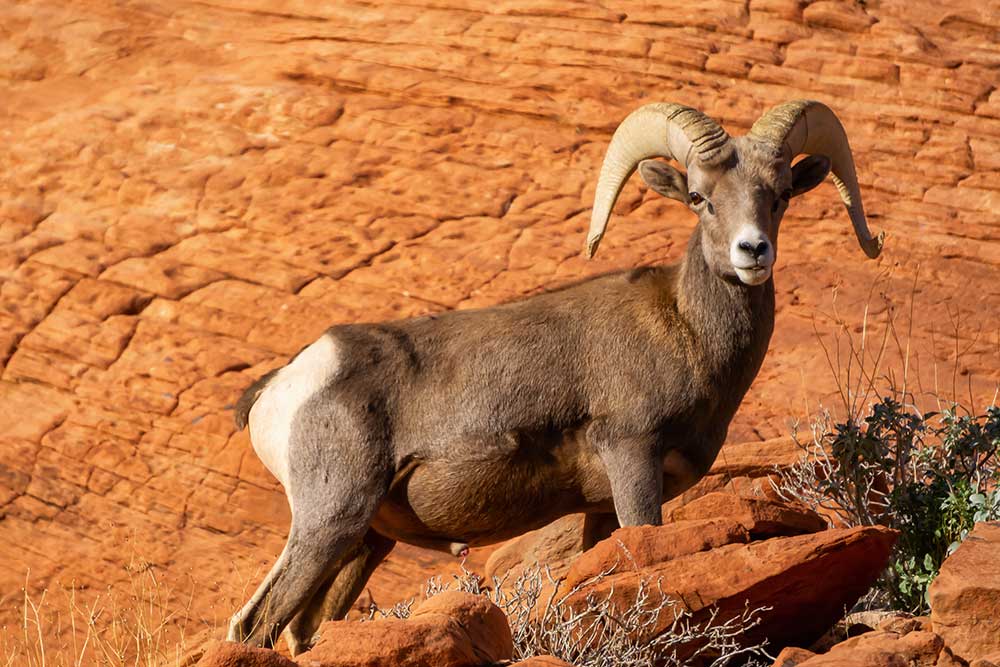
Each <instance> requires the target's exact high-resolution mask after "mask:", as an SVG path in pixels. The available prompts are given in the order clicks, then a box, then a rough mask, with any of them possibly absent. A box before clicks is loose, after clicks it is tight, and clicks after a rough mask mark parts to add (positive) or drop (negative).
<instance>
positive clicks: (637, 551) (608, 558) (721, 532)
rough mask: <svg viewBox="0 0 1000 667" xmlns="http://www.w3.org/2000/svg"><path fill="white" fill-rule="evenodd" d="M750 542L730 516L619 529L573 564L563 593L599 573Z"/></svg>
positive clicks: (745, 532)
mask: <svg viewBox="0 0 1000 667" xmlns="http://www.w3.org/2000/svg"><path fill="white" fill-rule="evenodd" d="M749 541H750V535H749V533H748V532H747V530H746V528H745V527H744V526H743V525H741V523H740V521H739V520H738V519H734V518H732V517H729V516H722V517H720V518H717V519H693V520H688V521H675V522H672V523H668V524H666V525H663V526H629V527H627V528H619V529H618V530H616V531H615V532H614V533H613V534H612V535H611V537H610V538H608V539H606V540H603V541H601V542H599V543H598V544H596V545H594V547H593V548H592V549H589V550H587V551H585V552H584V553H583V554H582V555H581V556H579V557H578V558H577V559H576V560H574V561H573V562H572V564H571V565H570V568H569V570H568V572H567V573H566V579H565V583H564V585H563V590H566V591H568V590H572V589H573V588H574V587H575V586H577V585H578V584H581V583H583V582H584V581H586V580H587V579H589V578H591V577H593V576H595V575H596V574H599V573H601V572H615V573H622V572H629V571H632V570H635V569H636V568H639V569H640V570H641V569H645V568H649V567H655V566H657V565H658V564H659V563H663V562H665V561H668V560H673V559H675V558H680V557H681V556H688V555H690V554H695V553H698V552H701V551H708V550H709V549H714V548H716V547H721V546H725V545H727V544H743V543H746V542H749Z"/></svg>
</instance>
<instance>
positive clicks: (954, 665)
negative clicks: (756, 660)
mask: <svg viewBox="0 0 1000 667" xmlns="http://www.w3.org/2000/svg"><path fill="white" fill-rule="evenodd" d="M963 664H965V663H963V662H962V661H961V660H957V659H956V658H955V656H954V654H952V652H951V649H949V648H948V647H947V646H945V642H944V640H943V639H942V638H941V637H940V636H939V635H936V634H934V633H933V632H929V631H926V630H914V631H910V632H892V631H889V630H876V631H875V632H868V633H865V634H863V635H861V636H859V637H853V638H851V639H848V640H846V641H843V642H841V643H839V644H837V645H836V646H834V647H833V648H831V649H830V650H829V652H827V653H824V654H822V655H815V654H813V653H811V652H810V651H806V650H804V649H797V648H792V649H785V650H784V651H782V652H781V653H780V654H779V655H778V658H777V660H775V662H774V665H773V667H848V666H856V665H865V666H866V667H896V665H909V666H910V667H961V665H963Z"/></svg>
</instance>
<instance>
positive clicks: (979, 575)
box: [929, 521, 1000, 662]
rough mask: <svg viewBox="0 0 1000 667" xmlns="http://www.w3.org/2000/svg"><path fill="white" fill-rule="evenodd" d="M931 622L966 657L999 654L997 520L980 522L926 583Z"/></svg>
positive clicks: (999, 548) (999, 539) (999, 526)
mask: <svg viewBox="0 0 1000 667" xmlns="http://www.w3.org/2000/svg"><path fill="white" fill-rule="evenodd" d="M929 598H930V605H931V623H932V627H933V629H934V632H936V633H938V634H939V635H941V636H942V637H944V640H945V641H946V642H947V643H948V646H949V647H950V648H951V649H952V650H954V651H955V654H956V655H958V656H959V657H961V658H962V659H963V660H965V661H967V662H972V661H974V660H977V659H979V658H985V657H986V656H987V655H990V654H996V653H1000V522H997V521H994V522H989V523H978V524H976V526H975V528H974V529H973V530H972V532H971V533H969V535H968V537H966V538H965V541H964V542H962V544H961V545H960V546H959V547H958V549H957V550H956V551H955V553H953V554H952V555H951V556H949V557H948V558H947V560H945V562H944V563H943V564H942V566H941V572H940V573H939V574H938V576H937V578H936V579H935V580H934V582H933V583H932V584H931V587H930V595H929Z"/></svg>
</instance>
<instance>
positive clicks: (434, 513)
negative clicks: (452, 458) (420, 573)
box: [372, 457, 613, 553]
mask: <svg viewBox="0 0 1000 667" xmlns="http://www.w3.org/2000/svg"><path fill="white" fill-rule="evenodd" d="M587 458H588V457H577V458H576V459H575V460H573V461H571V462H568V461H565V460H561V461H560V460H559V459H558V458H555V459H554V460H552V459H550V460H549V461H548V462H540V461H538V460H525V461H523V462H516V461H512V460H509V459H508V460H503V461H497V462H491V461H470V462H464V463H457V464H456V463H445V462H428V463H421V464H420V465H419V466H416V467H415V468H414V469H413V472H412V474H411V475H410V476H409V477H408V478H407V479H406V480H404V481H403V482H402V483H400V484H399V485H397V487H396V488H394V489H393V491H392V492H391V493H390V494H389V496H388V497H387V498H386V500H385V501H384V502H383V503H382V505H381V507H380V508H379V511H378V514H377V516H376V517H375V520H374V521H373V523H372V527H373V528H375V530H377V531H378V532H380V533H382V534H384V535H386V536H387V537H391V538H393V539H396V540H398V541H401V542H406V543H410V544H415V545H417V546H425V547H429V548H434V549H440V550H443V551H450V552H452V553H454V552H455V551H456V545H470V546H479V545H485V544H492V543H495V542H500V541H503V540H506V539H510V538H511V537H515V536H517V535H521V534H523V533H525V532H527V531H529V530H533V529H535V528H539V527H541V526H544V525H545V524H547V523H549V522H551V521H554V520H555V519H557V518H559V517H560V516H564V515H566V514H571V513H574V512H582V511H602V512H603V511H607V512H611V511H613V504H612V502H611V488H610V485H609V483H608V480H607V477H606V475H605V474H604V472H603V468H602V467H601V466H600V465H599V464H598V463H597V462H596V459H594V460H593V461H590V460H587Z"/></svg>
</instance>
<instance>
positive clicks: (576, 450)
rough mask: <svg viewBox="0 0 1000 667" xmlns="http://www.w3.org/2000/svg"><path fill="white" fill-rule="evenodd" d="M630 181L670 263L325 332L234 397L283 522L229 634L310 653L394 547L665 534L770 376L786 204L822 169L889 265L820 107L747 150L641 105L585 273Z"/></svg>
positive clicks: (604, 175)
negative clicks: (657, 222) (664, 221)
mask: <svg viewBox="0 0 1000 667" xmlns="http://www.w3.org/2000/svg"><path fill="white" fill-rule="evenodd" d="M802 153H807V154H809V155H810V157H807V158H805V159H803V160H802V161H800V162H798V163H797V164H794V165H793V164H792V159H793V158H794V157H796V156H797V155H799V154H802ZM653 157H663V158H667V159H672V160H675V161H676V162H678V163H680V164H681V165H683V166H684V167H685V168H686V170H687V174H686V175H685V174H683V173H682V172H680V171H678V170H676V169H674V168H673V167H670V166H668V165H667V164H666V163H664V162H659V161H652V160H649V159H648V158H653ZM637 167H638V168H639V170H640V172H641V174H642V178H643V180H644V181H645V182H646V183H647V184H648V185H649V187H650V188H652V189H653V190H655V191H656V192H658V193H660V194H661V195H663V196H665V197H670V198H672V199H677V200H678V201H681V202H683V203H684V204H686V205H687V206H688V207H689V208H690V209H691V210H692V211H693V212H694V213H695V214H696V215H697V216H698V218H699V223H698V225H697V227H696V228H695V231H694V233H693V234H692V236H691V239H690V242H689V243H688V246H687V252H686V253H685V255H684V258H683V260H682V261H681V262H680V263H678V264H674V265H670V266H656V267H646V268H639V269H634V270H630V271H624V272H619V273H613V274H610V275H603V276H599V277H596V278H592V279H589V280H585V281H583V282H580V283H578V284H575V285H571V286H569V287H564V288H562V289H559V290H556V291H552V292H548V293H545V294H540V295H537V296H533V297H531V298H527V299H523V300H520V301H516V302H513V303H508V304H504V305H500V306H496V307H493V308H487V309H483V310H467V311H456V312H447V313H441V314H439V315H433V316H428V317H418V318H415V319H409V320H402V321H398V322H384V323H379V324H353V325H345V326H336V327H333V328H331V329H329V330H328V331H327V332H326V333H324V334H323V335H322V336H321V337H320V339H319V340H317V341H316V342H315V343H313V344H311V345H309V346H308V347H306V348H305V349H303V350H302V351H301V352H299V353H298V355H296V357H295V358H294V359H293V360H292V361H291V362H290V363H289V364H288V365H287V366H285V367H284V368H281V369H280V370H277V371H273V372H271V373H269V374H268V375H267V376H265V377H264V378H262V379H261V380H259V381H258V382H257V383H255V384H254V385H253V386H252V387H250V389H248V390H247V391H246V393H245V394H244V395H243V397H242V398H241V399H240V401H239V403H238V405H237V407H236V423H237V425H238V426H239V427H240V428H242V427H244V426H246V425H247V423H249V425H250V435H251V438H252V441H253V446H254V449H255V450H256V452H257V454H258V455H259V456H260V459H261V460H262V461H263V462H264V464H265V465H266V466H267V468H268V469H269V470H270V471H271V472H272V473H273V474H274V475H275V477H277V478H278V480H280V481H281V483H282V485H284V488H285V492H286V494H287V496H288V503H289V505H290V506H291V512H292V524H291V529H290V531H289V534H288V542H287V544H286V545H285V548H284V550H283V551H282V552H281V555H280V556H279V557H278V561H277V562H276V563H275V565H274V567H273V568H272V569H271V571H270V573H269V574H268V575H267V577H266V578H265V579H264V582H263V583H262V584H261V585H260V587H259V588H258V590H257V592H256V593H255V594H254V595H253V597H252V598H251V599H250V601H249V602H247V604H246V605H245V606H244V607H243V609H242V610H241V611H240V612H239V613H238V614H236V616H235V617H234V618H233V620H232V623H231V625H230V638H231V639H236V640H242V641H246V642H249V643H253V644H257V645H267V644H270V643H273V642H274V641H275V639H276V638H277V635H278V633H280V632H281V630H282V629H283V628H285V627H286V626H287V627H288V634H287V638H288V640H289V644H290V647H291V649H292V651H293V652H299V651H301V650H303V649H304V648H306V647H308V645H309V644H310V642H311V640H312V637H313V634H314V632H315V630H316V628H317V626H318V625H319V623H320V622H321V621H322V620H325V619H327V618H339V617H342V616H343V615H344V614H345V613H346V612H347V610H348V609H349V608H350V605H351V604H352V603H353V602H354V600H355V598H356V597H357V596H358V594H359V593H360V591H361V589H362V587H363V586H364V584H365V582H366V581H367V579H368V577H369V576H370V575H371V573H372V571H373V570H374V569H375V568H376V566H377V565H378V564H379V563H380V562H381V561H382V560H383V559H384V558H385V556H386V555H387V554H388V553H389V551H390V550H391V549H392V547H393V545H394V544H395V543H396V542H397V541H402V542H407V543H410V544H415V545H419V546H424V547H429V548H432V549H440V550H443V551H448V552H451V553H454V554H458V553H460V552H462V551H464V550H465V549H466V548H467V547H468V546H476V545H482V544H490V543H493V542H497V541H500V540H506V539H508V538H511V537H514V536H516V535H520V534H521V533H524V532H526V531H528V530H531V529H534V528H538V527H539V526H542V525H544V524H546V523H548V522H550V521H552V520H554V519H556V518H557V517H560V516H563V515H565V514H569V513H571V512H585V513H587V517H588V519H587V522H586V525H587V526H588V528H587V530H586V531H585V532H587V539H588V540H590V541H593V540H595V539H597V538H599V537H602V532H603V531H602V530H600V529H597V528H595V527H596V526H599V525H601V524H602V522H603V523H604V524H607V523H609V522H608V521H607V518H608V515H612V513H613V515H616V516H617V523H618V524H621V525H635V524H658V523H660V521H661V517H660V504H661V503H662V502H663V501H664V500H665V499H666V498H670V497H672V496H675V495H677V494H679V493H681V492H682V491H683V490H685V489H687V488H688V487H690V486H691V485H692V484H694V483H695V482H696V481H697V480H698V479H699V478H700V477H701V476H702V475H704V474H705V473H706V471H708V469H709V467H710V466H711V465H712V462H713V461H714V460H715V457H716V454H718V452H719V448H720V447H721V446H722V442H723V440H724V439H725V437H726V431H727V429H728V427H729V422H730V420H731V419H732V417H733V414H734V413H735V412H736V409H737V407H738V406H739V404H740V401H741V400H742V399H743V395H744V394H745V393H746V391H747V389H748V388H749V387H750V383H751V382H752V381H753V379H754V376H756V374H757V371H758V369H759V368H760V365H761V363H762V362H763V360H764V355H765V353H766V351H767V346H768V341H769V340H770V338H771V332H772V329H773V325H774V282H773V281H772V280H771V269H772V266H773V264H774V259H775V251H776V246H777V240H778V224H779V222H780V221H781V217H782V215H783V214H784V212H785V208H786V207H787V205H788V201H789V199H790V198H791V197H794V196H796V195H799V194H802V193H804V192H806V191H808V190H810V189H812V188H814V187H815V186H816V185H818V184H819V183H820V182H822V181H823V179H824V178H826V175H827V173H829V172H830V171H831V170H832V172H833V180H834V183H835V184H836V186H837V188H838V189H839V191H840V196H841V198H842V199H843V201H844V204H845V205H846V206H847V209H848V212H849V214H850V218H851V222H852V223H853V225H854V232H855V234H856V235H857V238H858V241H859V242H860V243H861V247H862V249H863V250H864V251H865V253H866V254H867V255H868V256H869V257H873V258H874V257H877V256H878V255H879V252H880V251H881V247H882V237H881V236H880V237H878V238H873V237H872V235H871V234H870V233H869V231H868V226H867V223H866V221H865V214H864V209H863V208H862V205H861V193H860V191H859V188H858V181H857V177H856V175H855V171H854V160H853V157H852V155H851V149H850V146H849V145H848V142H847V136H846V135H845V133H844V129H843V127H842V126H841V124H840V121H838V120H837V117H836V116H835V115H834V114H833V112H832V111H831V110H830V109H829V108H828V107H826V106H825V105H823V104H821V103H819V102H810V101H795V102H788V103H786V104H782V105H780V106H778V107H776V108H774V109H772V110H771V111H769V112H767V113H766V114H765V115H764V116H762V117H761V118H760V119H759V120H758V121H757V122H756V123H755V124H754V126H753V128H752V129H751V130H750V133H749V134H748V135H746V136H743V137H730V136H729V135H728V134H726V132H725V130H723V129H722V128H721V127H720V126H719V125H717V124H716V123H715V122H714V121H713V120H711V119H710V118H708V117H706V116H704V115H703V114H702V113H700V112H698V111H696V110H694V109H691V108H688V107H685V106H681V105H677V104H650V105H647V106H644V107H642V108H640V109H637V110H636V111H634V112H633V113H631V114H630V115H629V116H628V117H627V118H626V119H625V120H624V121H623V122H622V124H621V125H620V126H619V127H618V129H617V131H616V132H615V134H614V137H613V138H612V140H611V145H610V147H609V148H608V153H607V156H606V157H605V159H604V165H603V167H602V169H601V175H600V180H599V182H598V185H597V192H596V195H595V200H594V209H593V214H592V217H591V223H590V234H589V236H588V243H587V254H588V256H592V255H593V254H594V252H595V251H596V250H597V246H598V244H599V243H600V241H601V237H602V236H603V235H604V230H605V227H606V226H607V223H608V218H609V217H610V215H611V209H612V206H613V205H614V203H615V200H616V198H617V197H618V193H619V192H620V191H621V189H622V186H623V185H624V184H625V181H626V180H627V179H628V177H629V176H630V175H631V174H632V172H633V171H634V170H635V169H636V168H637ZM613 515H612V518H614V516H613Z"/></svg>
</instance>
